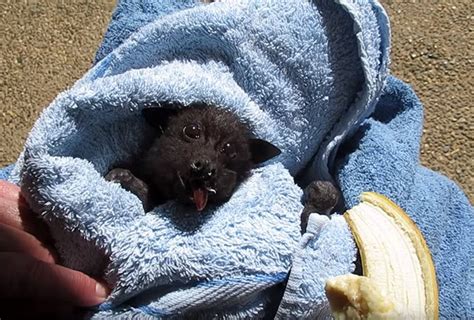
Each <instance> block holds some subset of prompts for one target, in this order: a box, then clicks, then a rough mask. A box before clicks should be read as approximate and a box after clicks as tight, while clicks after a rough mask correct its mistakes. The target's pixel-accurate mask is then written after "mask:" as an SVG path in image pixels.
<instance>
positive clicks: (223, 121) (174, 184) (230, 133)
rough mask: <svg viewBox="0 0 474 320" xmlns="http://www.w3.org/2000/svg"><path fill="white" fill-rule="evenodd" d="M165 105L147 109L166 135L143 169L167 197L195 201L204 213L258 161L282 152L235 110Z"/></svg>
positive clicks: (226, 198)
mask: <svg viewBox="0 0 474 320" xmlns="http://www.w3.org/2000/svg"><path fill="white" fill-rule="evenodd" d="M160 109H161V108H152V109H147V111H146V112H144V113H145V117H147V120H148V121H149V122H153V121H154V122H155V125H158V126H159V127H161V129H162V134H161V135H160V136H159V137H158V138H157V139H156V141H155V142H154V143H153V146H152V147H151V149H150V150H149V151H148V152H147V153H146V155H145V158H144V160H145V161H144V168H142V170H144V171H145V172H146V175H147V177H148V180H149V181H148V182H149V183H151V184H152V187H153V188H154V189H155V190H156V191H157V192H158V193H159V194H160V195H161V196H163V197H164V198H166V199H176V200H178V201H180V202H184V203H190V202H192V203H194V205H195V206H196V209H197V210H198V211H202V210H203V209H204V208H205V207H206V205H207V204H208V203H209V202H211V203H221V202H224V201H226V200H228V199H229V198H230V196H231V195H232V193H233V191H234V189H235V188H236V186H237V185H238V184H239V183H240V182H241V181H242V180H243V179H244V178H245V177H246V176H247V174H248V172H249V171H250V169H251V168H252V167H253V166H254V165H255V164H257V163H260V162H263V161H266V160H268V159H270V158H272V157H274V156H276V155H278V154H279V153H280V150H279V149H278V148H277V147H275V146H273V145H272V144H270V143H269V142H266V141H263V140H259V139H252V138H251V134H250V131H249V129H248V128H247V127H246V126H245V125H244V124H243V123H242V122H241V121H240V120H239V119H238V118H237V117H236V116H235V115H234V114H232V113H231V112H229V111H224V110H221V109H218V108H215V107H209V106H195V107H188V108H185V109H182V110H179V111H170V110H163V109H161V110H160ZM147 113H148V114H147Z"/></svg>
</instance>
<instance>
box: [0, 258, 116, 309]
mask: <svg viewBox="0 0 474 320" xmlns="http://www.w3.org/2000/svg"><path fill="white" fill-rule="evenodd" d="M0 265H2V266H3V270H2V271H1V272H0V288H2V289H1V290H0V300H1V299H33V300H45V301H58V302H67V303H71V304H72V305H75V306H84V307H87V306H94V305H97V304H100V303H102V302H103V301H104V300H105V298H106V297H107V295H108V292H109V290H108V289H107V288H106V287H105V286H104V285H103V284H101V283H100V282H97V281H96V280H94V279H93V278H91V277H89V276H87V275H85V274H83V273H81V272H78V271H74V270H71V269H68V268H65V267H62V266H59V265H56V264H51V263H46V262H43V261H39V260H36V259H34V258H31V257H29V256H26V255H22V254H19V253H0Z"/></svg>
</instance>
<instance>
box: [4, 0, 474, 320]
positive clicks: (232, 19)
mask: <svg viewBox="0 0 474 320" xmlns="http://www.w3.org/2000/svg"><path fill="white" fill-rule="evenodd" d="M388 48H389V27H388V20H387V17H386V15H385V12H384V11H383V9H382V8H381V6H380V5H379V4H378V3H377V2H375V1H343V0H339V1H327V0H326V1H322V0H321V1H312V2H302V1H297V0H287V1H282V2H276V1H270V0H268V1H259V0H253V1H251V0H248V1H226V2H218V3H213V4H210V5H204V4H201V3H199V2H197V1H184V0H183V1H161V2H160V3H158V2H157V3H152V2H151V1H143V0H142V1H138V0H122V1H119V3H118V5H117V8H116V10H115V12H114V15H113V19H112V22H111V24H110V27H109V30H108V32H107V34H106V37H105V39H104V42H103V45H102V46H101V48H100V49H99V50H98V52H97V56H96V62H97V63H96V65H95V66H94V67H93V68H92V69H91V70H90V71H89V72H88V73H87V74H86V75H85V76H84V77H83V78H82V79H80V80H79V81H78V82H77V83H76V84H75V85H74V86H73V87H72V88H71V89H69V90H67V91H66V92H64V93H62V94H60V95H59V96H58V97H57V98H56V99H55V101H54V102H53V103H52V104H51V105H50V106H49V107H48V108H47V109H45V111H44V112H43V114H42V115H41V117H40V119H39V120H38V121H37V123H36V124H35V126H34V128H33V130H32V132H31V134H30V136H29V137H28V139H27V142H26V145H25V149H24V151H23V153H22V155H21V156H20V158H19V161H18V162H17V164H16V166H15V168H14V170H13V172H12V174H11V176H10V179H11V181H14V182H17V183H19V184H20V186H21V188H22V192H23V194H24V196H25V198H26V199H27V200H28V202H29V203H30V205H31V206H32V208H33V210H34V211H35V212H37V213H39V214H41V216H42V217H43V218H44V220H45V221H46V222H47V223H48V224H49V225H50V228H51V232H52V234H53V237H54V238H55V239H56V246H57V249H58V251H59V253H60V255H61V257H62V258H63V261H64V262H65V264H66V265H67V266H69V267H71V268H75V269H78V270H81V271H84V272H86V273H89V274H91V275H101V272H102V271H103V270H105V273H104V276H105V279H106V281H107V282H108V283H109V284H110V285H111V286H112V287H113V288H114V290H113V292H112V294H111V296H110V298H109V299H108V301H107V302H106V303H104V304H103V305H101V306H100V307H99V309H98V310H96V311H95V312H96V313H95V315H94V316H95V317H98V318H100V317H105V316H107V317H109V316H124V317H125V316H133V315H135V316H139V317H144V316H150V317H168V316H173V315H180V316H186V315H190V314H192V315H193V316H196V317H202V318H209V317H211V316H212V317H235V318H248V317H264V316H271V315H273V314H276V316H277V318H283V319H286V318H298V319H300V318H312V317H315V316H322V317H325V316H327V315H328V304H327V301H326V299H325V296H324V292H323V286H324V281H325V279H327V278H328V277H330V276H334V275H339V274H344V273H347V272H351V271H353V270H354V265H353V261H354V259H355V251H356V249H355V245H354V241H353V239H352V236H351V234H350V232H349V230H348V227H347V225H346V223H345V222H344V220H343V219H342V218H341V217H340V216H333V217H332V218H331V219H328V218H326V217H320V216H317V215H312V216H311V217H310V219H309V225H308V231H307V233H306V234H305V235H303V236H301V235H300V232H299V215H300V212H301V209H302V205H301V196H302V191H301V189H300V187H299V186H297V185H296V184H295V182H294V178H293V177H294V176H295V175H297V174H298V176H299V177H300V178H301V177H302V179H301V181H299V182H300V183H304V182H308V181H311V180H312V179H315V178H318V179H330V180H332V181H334V182H337V183H338V184H339V186H340V188H341V190H342V192H343V195H344V200H345V202H346V205H347V206H352V205H354V204H356V203H357V198H358V195H359V194H360V193H361V192H362V191H376V192H379V193H382V194H385V195H387V196H389V197H390V198H391V199H393V200H394V201H395V202H397V203H398V204H399V205H401V206H402V207H403V208H404V209H405V210H406V211H407V212H408V213H409V214H410V215H411V216H412V217H413V219H414V220H415V222H416V223H417V224H418V226H419V227H420V229H421V230H422V232H423V233H424V235H425V237H426V240H427V242H428V245H429V246H430V249H431V250H432V253H433V257H434V260H435V264H436V268H437V274H438V280H439V285H440V311H441V315H442V316H443V317H451V316H454V315H466V316H472V315H473V306H472V301H473V299H472V293H473V288H472V287H470V285H471V284H472V283H471V282H468V284H467V285H466V281H465V279H466V276H467V277H468V278H469V279H471V278H470V277H469V275H471V274H472V270H469V268H471V269H472V268H473V267H472V266H473V265H474V264H473V260H472V257H473V250H472V236H471V234H473V232H474V227H473V222H472V221H473V219H472V218H473V216H472V214H473V211H472V207H471V205H470V204H469V202H468V200H467V199H466V197H465V196H464V194H463V193H462V191H461V190H460V189H459V188H458V187H457V186H455V185H454V184H453V183H452V182H450V181H449V180H447V179H446V178H444V177H442V176H440V175H438V174H435V173H433V172H431V171H428V170H427V169H424V168H422V167H420V166H419V161H418V157H419V137H420V134H421V123H422V110H421V105H420V103H419V101H418V99H417V98H416V96H415V95H414V93H413V92H412V91H411V89H409V88H408V87H407V86H406V85H405V84H403V83H402V82H400V81H398V80H397V79H395V78H392V77H388V78H387V74H388V67H387V64H388ZM160 101H178V102H181V103H182V104H184V105H189V104H190V103H192V102H196V101H199V102H205V103H210V104H215V105H217V106H218V107H221V108H226V109H228V110H231V111H233V112H235V114H236V115H237V116H239V117H240V118H241V119H242V120H243V121H245V122H246V123H248V124H249V125H250V126H251V128H252V130H253V132H254V134H255V135H256V136H257V137H260V138H263V139H266V140H268V141H270V142H272V143H273V144H275V145H277V146H278V147H279V148H280V149H281V150H282V151H283V152H282V154H281V155H280V156H279V157H278V158H276V159H274V160H272V161H271V162H270V163H267V164H266V165H265V166H262V167H260V168H257V169H255V170H253V172H252V175H251V176H250V177H249V179H247V181H245V182H244V183H243V184H242V185H241V186H240V187H239V188H238V190H237V191H236V192H235V194H234V195H233V196H232V198H231V199H230V200H229V201H228V202H227V203H226V204H224V205H222V206H219V207H215V208H211V210H209V212H207V213H206V214H205V215H202V216H199V217H196V216H195V215H193V214H191V213H189V212H187V209H186V208H185V207H182V206H180V205H179V204H176V203H174V202H169V203H166V204H165V205H163V206H160V207H158V208H156V209H155V210H154V211H153V212H152V213H147V214H145V213H144V212H143V209H142V207H141V204H140V202H139V200H138V199H137V198H136V197H135V196H134V195H132V194H130V193H128V192H126V191H125V190H123V189H121V188H120V187H119V186H118V185H117V184H114V183H111V182H107V181H105V180H104V179H103V178H102V176H103V175H104V174H105V173H106V172H107V171H108V170H110V168H111V167H112V166H113V165H114V164H115V163H118V162H120V161H123V160H125V159H127V158H128V157H130V156H131V155H133V154H136V153H137V152H139V150H140V148H141V146H142V142H143V141H144V140H145V139H146V137H147V136H148V135H149V134H150V132H149V131H148V130H147V127H146V126H145V124H144V121H143V119H142V118H141V117H140V111H141V110H142V109H143V108H145V107H148V106H150V105H151V104H152V103H153V102H160ZM369 116H370V117H369ZM285 284H286V285H285ZM462 284H465V285H464V286H463V285H462Z"/></svg>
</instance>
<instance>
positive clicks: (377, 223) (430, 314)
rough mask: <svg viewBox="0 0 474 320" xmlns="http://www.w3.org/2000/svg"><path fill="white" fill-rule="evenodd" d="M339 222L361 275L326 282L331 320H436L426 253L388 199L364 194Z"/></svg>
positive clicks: (432, 275) (412, 227)
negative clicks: (358, 261) (346, 229)
mask: <svg viewBox="0 0 474 320" xmlns="http://www.w3.org/2000/svg"><path fill="white" fill-rule="evenodd" d="M344 217H345V219H346V221H347V223H348V225H349V227H350V229H351V231H352V233H353V235H354V238H355V241H356V243H357V246H358V248H359V252H360V256H361V261H362V269H363V276H357V275H353V274H349V275H342V276H338V277H335V278H331V279H329V280H328V281H327V282H326V288H325V289H326V296H327V297H328V300H329V303H330V306H331V311H332V313H333V316H334V317H335V318H336V319H438V318H439V313H438V309H439V305H438V285H437V282H436V273H435V268H434V264H433V260H432V258H431V254H430V250H429V249H428V246H427V244H426V241H425V239H424V238H423V236H422V234H421V232H420V230H419V229H418V228H417V226H416V225H415V223H414V222H413V221H412V220H411V219H410V218H409V217H408V215H407V214H406V213H405V212H404V211H403V210H402V209H401V208H399V207H398V206H397V205H396V204H395V203H393V202H392V201H390V200H389V199H388V198H386V197H384V196H382V195H379V194H376V193H373V192H367V193H363V194H362V196H361V203H360V204H359V205H357V206H355V207H353V208H352V209H350V210H348V211H347V212H346V213H345V214H344Z"/></svg>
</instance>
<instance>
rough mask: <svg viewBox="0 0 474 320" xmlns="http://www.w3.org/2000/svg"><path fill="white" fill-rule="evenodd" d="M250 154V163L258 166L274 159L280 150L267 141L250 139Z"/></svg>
mask: <svg viewBox="0 0 474 320" xmlns="http://www.w3.org/2000/svg"><path fill="white" fill-rule="evenodd" d="M249 145H250V153H251V154H252V162H253V163H254V164H259V163H262V162H265V161H267V160H270V159H271V158H273V157H276V156H277V155H279V154H280V153H281V150H280V149H278V148H277V147H275V146H274V145H273V144H271V143H270V142H268V141H265V140H262V139H250V140H249Z"/></svg>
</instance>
